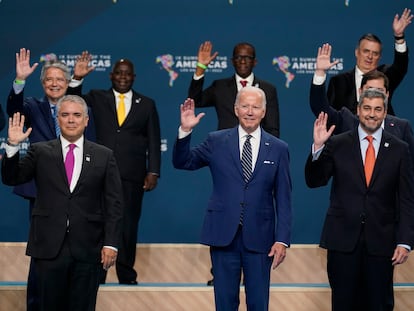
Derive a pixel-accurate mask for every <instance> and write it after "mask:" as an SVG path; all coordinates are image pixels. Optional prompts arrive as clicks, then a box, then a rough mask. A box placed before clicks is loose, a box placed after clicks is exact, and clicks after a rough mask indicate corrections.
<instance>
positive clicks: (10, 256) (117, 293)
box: [0, 243, 414, 311]
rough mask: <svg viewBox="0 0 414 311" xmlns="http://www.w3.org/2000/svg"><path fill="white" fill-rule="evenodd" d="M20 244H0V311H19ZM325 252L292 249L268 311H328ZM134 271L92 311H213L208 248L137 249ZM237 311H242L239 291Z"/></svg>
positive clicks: (407, 294)
mask: <svg viewBox="0 0 414 311" xmlns="http://www.w3.org/2000/svg"><path fill="white" fill-rule="evenodd" d="M24 250H25V243H0V267H1V268H0V311H10V310H12V311H20V310H25V295H26V288H25V285H26V284H25V282H26V278H27V267H28V262H29V258H28V257H27V256H25V255H24ZM325 264H326V259H325V251H324V250H321V249H319V248H318V247H317V246H315V245H293V246H292V248H290V249H289V250H288V255H287V257H286V260H285V262H284V263H283V264H282V265H281V266H280V267H279V268H277V269H276V270H274V271H273V272H272V277H271V283H272V284H271V288H270V308H269V310H271V311H272V310H275V311H279V310H280V311H282V310H283V311H325V310H326V311H328V310H330V289H329V287H328V284H327V282H328V281H327V277H326V270H325ZM136 269H137V271H138V279H139V283H140V285H139V286H120V285H118V284H117V279H116V274H115V270H114V269H111V270H110V271H109V274H108V278H107V281H108V284H106V285H104V286H101V287H100V289H99V292H98V301H97V310H98V311H121V310H122V311H130V310H131V311H132V310H133V311H137V310H140V311H187V310H188V311H194V310H196V311H210V310H211V311H213V310H214V295H213V290H212V288H211V287H208V286H205V283H206V281H207V280H208V279H210V278H211V276H210V258H209V252H208V248H207V247H205V246H201V245H198V244H145V245H144V244H140V245H138V252H137V259H136ZM394 281H395V298H396V308H395V309H394V310H395V311H403V310H404V311H405V310H414V286H413V285H414V259H413V258H412V257H410V258H409V260H408V261H407V263H405V264H404V265H401V266H398V267H397V268H396V270H395V278H394ZM240 299H241V306H240V310H241V311H245V310H246V308H245V307H244V304H243V302H244V291H243V287H242V288H241V294H240Z"/></svg>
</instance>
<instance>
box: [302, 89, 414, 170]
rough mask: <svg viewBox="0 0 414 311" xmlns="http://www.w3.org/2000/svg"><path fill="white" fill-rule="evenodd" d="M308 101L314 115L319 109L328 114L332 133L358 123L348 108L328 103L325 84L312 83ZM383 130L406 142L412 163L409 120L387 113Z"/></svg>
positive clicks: (413, 142) (413, 150)
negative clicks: (336, 106) (336, 107)
mask: <svg viewBox="0 0 414 311" xmlns="http://www.w3.org/2000/svg"><path fill="white" fill-rule="evenodd" d="M309 102H310V106H311V109H312V112H313V114H314V115H315V117H317V116H318V115H319V113H320V112H321V111H324V112H326V113H327V114H328V126H331V125H335V131H334V134H340V133H343V132H346V131H349V130H353V129H355V128H356V127H357V126H358V124H359V119H358V116H357V115H355V114H353V113H352V112H351V111H350V110H349V109H348V108H346V107H342V108H341V109H340V110H336V109H334V108H333V107H332V106H330V105H329V103H328V98H327V97H326V93H325V84H322V85H315V84H313V83H312V85H311V88H310V98H309ZM384 130H386V131H387V132H388V133H391V134H393V135H395V136H396V137H398V138H399V139H401V140H403V141H405V142H406V143H407V144H408V147H409V148H410V153H411V157H412V159H413V163H414V135H413V130H412V128H411V125H410V122H409V121H408V120H406V119H401V118H397V117H395V116H392V115H388V114H387V116H386V117H385V122H384Z"/></svg>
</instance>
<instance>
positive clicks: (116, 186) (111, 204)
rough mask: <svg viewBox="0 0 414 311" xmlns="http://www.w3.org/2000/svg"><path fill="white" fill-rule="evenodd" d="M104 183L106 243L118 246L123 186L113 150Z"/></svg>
mask: <svg viewBox="0 0 414 311" xmlns="http://www.w3.org/2000/svg"><path fill="white" fill-rule="evenodd" d="M104 185H105V189H104V209H105V238H104V245H108V246H113V247H118V246H119V244H120V239H121V224H122V222H121V220H122V186H121V177H120V175H119V170H118V167H117V165H116V161H115V157H114V156H113V153H112V152H111V156H110V157H109V159H108V163H107V167H106V174H105V180H104Z"/></svg>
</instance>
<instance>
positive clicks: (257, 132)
mask: <svg viewBox="0 0 414 311" xmlns="http://www.w3.org/2000/svg"><path fill="white" fill-rule="evenodd" d="M238 129H239V140H241V139H244V138H245V137H246V135H249V133H247V132H246V131H245V130H244V129H243V128H242V127H241V125H239V127H238ZM250 135H251V136H252V137H253V138H254V139H256V140H257V139H258V138H259V137H260V135H261V128H260V126H258V127H257V129H256V130H255V131H253V132H251V133H250Z"/></svg>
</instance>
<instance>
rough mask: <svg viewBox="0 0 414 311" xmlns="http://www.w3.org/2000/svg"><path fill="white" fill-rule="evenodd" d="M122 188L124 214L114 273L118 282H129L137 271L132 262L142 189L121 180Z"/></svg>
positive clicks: (133, 279) (135, 245) (133, 260)
mask: <svg viewBox="0 0 414 311" xmlns="http://www.w3.org/2000/svg"><path fill="white" fill-rule="evenodd" d="M122 190H123V196H124V197H123V200H124V201H123V202H124V214H123V222H122V239H121V243H120V246H119V249H118V258H117V260H116V274H117V276H118V280H119V283H126V284H129V283H131V282H133V281H136V280H137V272H136V271H135V270H134V264H135V255H136V247H137V235H138V224H139V219H140V218H141V210H142V199H143V197H144V189H143V185H142V184H136V183H132V182H129V181H126V180H122Z"/></svg>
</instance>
